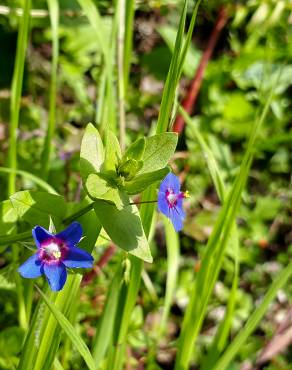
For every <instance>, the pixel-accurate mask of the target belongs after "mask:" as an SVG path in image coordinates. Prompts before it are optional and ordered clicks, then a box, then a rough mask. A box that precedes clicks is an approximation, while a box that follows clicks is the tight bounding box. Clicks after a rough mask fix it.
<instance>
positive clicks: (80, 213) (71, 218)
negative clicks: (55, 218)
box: [63, 202, 94, 225]
mask: <svg viewBox="0 0 292 370" xmlns="http://www.w3.org/2000/svg"><path fill="white" fill-rule="evenodd" d="M93 207H94V202H92V203H89V204H88V205H86V206H85V207H83V208H81V209H79V210H78V211H76V212H74V213H72V215H70V216H68V217H66V218H64V220H63V223H64V224H65V225H68V224H70V223H71V222H72V221H74V220H76V218H79V217H80V216H83V215H85V213H87V212H89V211H91V210H92V209H93Z"/></svg>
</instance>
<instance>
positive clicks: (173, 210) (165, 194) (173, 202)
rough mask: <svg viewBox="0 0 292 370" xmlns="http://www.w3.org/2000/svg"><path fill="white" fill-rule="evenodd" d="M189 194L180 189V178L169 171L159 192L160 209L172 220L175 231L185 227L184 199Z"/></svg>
mask: <svg viewBox="0 0 292 370" xmlns="http://www.w3.org/2000/svg"><path fill="white" fill-rule="evenodd" d="M187 196H188V194H187V192H186V193H184V192H181V191H180V182H179V179H178V177H177V176H175V175H174V174H173V173H169V174H168V175H167V176H166V177H165V178H164V180H162V182H161V184H160V187H159V193H158V210H159V211H160V212H162V213H163V214H165V216H167V217H168V218H169V219H170V220H171V222H172V223H173V226H174V228H175V231H180V230H181V229H182V228H183V221H184V219H185V213H184V210H183V199H184V198H186V197H187Z"/></svg>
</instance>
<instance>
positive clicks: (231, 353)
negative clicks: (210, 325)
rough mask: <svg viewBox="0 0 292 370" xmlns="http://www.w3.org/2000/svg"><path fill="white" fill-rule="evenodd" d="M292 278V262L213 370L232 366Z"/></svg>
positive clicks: (221, 369) (274, 283) (273, 284)
mask: <svg viewBox="0 0 292 370" xmlns="http://www.w3.org/2000/svg"><path fill="white" fill-rule="evenodd" d="M291 276H292V262H290V263H289V265H288V266H287V267H286V268H285V269H284V270H282V271H281V272H280V273H279V274H278V276H277V277H276V279H275V280H274V281H273V283H272V285H271V287H270V288H269V290H268V291H267V293H266V295H265V297H264V299H263V301H262V303H261V304H260V305H259V306H258V308H257V309H256V310H255V311H254V312H253V314H252V315H251V316H250V318H249V319H248V321H247V323H246V324H245V326H244V328H243V329H242V330H241V331H240V332H239V334H237V336H236V337H235V338H234V339H233V341H232V343H231V344H230V345H229V346H228V348H227V350H226V351H225V353H224V354H223V356H222V357H221V358H220V360H219V361H218V362H217V363H216V366H215V367H214V368H213V370H224V369H226V368H227V366H228V365H229V364H230V362H231V361H232V359H233V358H234V357H235V355H236V354H237V352H238V351H239V350H240V348H242V345H243V344H244V342H245V341H246V340H247V339H248V338H249V337H250V335H251V334H252V332H253V331H254V330H255V329H256V327H257V326H258V324H259V322H260V321H261V319H262V317H263V316H264V314H265V313H266V311H267V309H268V307H269V305H270V303H271V302H272V300H273V299H274V298H275V296H276V294H277V292H278V291H279V289H281V288H282V287H283V286H284V285H285V284H286V282H287V281H288V279H289V278H290V277H291Z"/></svg>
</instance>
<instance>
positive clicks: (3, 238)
mask: <svg viewBox="0 0 292 370" xmlns="http://www.w3.org/2000/svg"><path fill="white" fill-rule="evenodd" d="M93 206H94V203H90V204H88V205H87V206H85V207H84V208H81V209H79V210H78V211H76V212H74V213H72V215H70V216H68V217H66V218H64V220H63V223H64V224H65V225H68V224H70V223H71V222H72V221H74V220H76V219H77V218H79V217H80V216H83V215H84V214H86V213H87V212H89V211H91V210H92V209H93ZM31 235H32V234H31V230H29V231H25V232H23V233H19V234H15V235H0V245H6V244H11V243H15V242H23V241H25V240H28V239H30V238H31Z"/></svg>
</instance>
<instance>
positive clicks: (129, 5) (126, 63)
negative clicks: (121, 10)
mask: <svg viewBox="0 0 292 370" xmlns="http://www.w3.org/2000/svg"><path fill="white" fill-rule="evenodd" d="M134 15H135V0H128V1H126V14H125V16H126V20H125V43H124V60H123V72H124V95H125V96H126V95H127V89H128V82H129V74H130V66H131V55H132V49H133V31H134Z"/></svg>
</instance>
